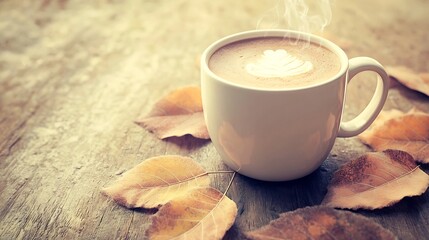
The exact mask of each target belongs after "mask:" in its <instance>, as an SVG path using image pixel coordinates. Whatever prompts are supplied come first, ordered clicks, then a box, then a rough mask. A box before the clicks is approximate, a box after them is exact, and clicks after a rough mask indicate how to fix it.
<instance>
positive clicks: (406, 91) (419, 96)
mask: <svg viewBox="0 0 429 240" xmlns="http://www.w3.org/2000/svg"><path fill="white" fill-rule="evenodd" d="M390 89H396V90H397V91H398V92H399V94H400V95H401V96H403V97H404V98H406V99H408V100H412V101H417V102H422V101H427V99H428V96H426V95H425V94H424V93H421V92H419V91H416V90H413V89H411V88H408V87H407V86H405V85H403V84H402V83H400V82H399V81H398V80H396V79H395V78H392V77H391V78H390Z"/></svg>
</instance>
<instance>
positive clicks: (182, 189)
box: [102, 156, 210, 208]
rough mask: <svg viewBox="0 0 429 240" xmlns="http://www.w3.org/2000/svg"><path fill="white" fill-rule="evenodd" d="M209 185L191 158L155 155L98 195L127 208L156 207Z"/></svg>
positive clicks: (207, 178) (202, 172) (206, 176)
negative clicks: (101, 194) (109, 198)
mask: <svg viewBox="0 0 429 240" xmlns="http://www.w3.org/2000/svg"><path fill="white" fill-rule="evenodd" d="M209 184H210V178H209V177H208V175H207V172H206V171H205V170H204V169H203V168H202V167H201V166H200V165H199V164H197V163H196V162H195V161H193V160H192V159H191V158H187V157H182V156H159V157H153V158H149V159H147V160H145V161H143V162H142V163H140V164H138V165H137V166H135V167H134V168H132V169H130V170H128V171H127V172H125V173H124V175H123V176H122V177H121V178H120V179H118V180H117V181H116V182H115V183H114V184H112V185H111V186H109V187H106V188H104V189H103V190H102V192H103V193H104V194H106V195H107V196H109V197H111V198H112V199H113V200H115V201H116V202H117V203H118V204H120V205H123V206H125V207H127V208H158V207H160V206H161V205H163V204H165V203H167V202H168V201H170V200H172V199H175V198H178V197H181V196H183V195H186V194H188V193H189V192H190V191H191V190H193V189H195V188H200V187H205V186H208V185H209Z"/></svg>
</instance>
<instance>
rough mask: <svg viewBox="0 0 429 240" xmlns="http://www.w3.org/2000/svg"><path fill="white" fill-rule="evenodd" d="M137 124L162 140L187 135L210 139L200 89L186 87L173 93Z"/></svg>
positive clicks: (159, 102) (158, 103)
mask: <svg viewBox="0 0 429 240" xmlns="http://www.w3.org/2000/svg"><path fill="white" fill-rule="evenodd" d="M136 123H137V124H138V125H140V126H142V127H144V128H146V129H147V130H149V131H151V132H153V133H154V134H155V135H156V136H157V137H158V138H160V139H164V138H168V137H174V136H176V137H180V136H184V135H186V134H190V135H192V136H194V137H196V138H201V139H209V138H210V137H209V134H208V130H207V126H206V123H205V121H204V114H203V106H202V102H201V90H200V88H199V87H185V88H181V89H177V90H175V91H173V92H171V93H170V94H168V95H167V96H166V97H164V98H163V99H161V100H160V101H158V102H157V103H156V104H155V106H154V108H153V109H152V111H151V112H150V113H149V115H148V116H146V117H144V118H143V119H141V120H137V121H136Z"/></svg>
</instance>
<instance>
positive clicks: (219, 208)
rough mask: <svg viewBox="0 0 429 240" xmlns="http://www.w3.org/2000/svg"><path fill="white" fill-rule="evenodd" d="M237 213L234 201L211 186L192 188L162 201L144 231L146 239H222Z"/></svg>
mask: <svg viewBox="0 0 429 240" xmlns="http://www.w3.org/2000/svg"><path fill="white" fill-rule="evenodd" d="M236 215H237V206H236V204H235V203H234V202H233V201H232V200H231V199H229V198H228V197H227V196H225V195H224V194H222V193H221V192H219V191H218V190H216V189H214V188H197V189H193V190H192V191H191V192H189V193H188V194H187V195H186V196H182V197H181V198H176V199H173V200H172V201H170V202H168V203H167V204H165V205H164V206H163V207H162V208H161V209H160V210H159V211H158V212H157V213H156V214H155V215H154V216H153V217H152V224H151V225H150V226H149V228H148V230H147V231H146V237H148V238H149V239H159V240H160V239H222V238H223V236H224V235H225V232H226V231H227V230H228V229H229V228H230V227H231V226H232V224H233V223H234V221H235V217H236Z"/></svg>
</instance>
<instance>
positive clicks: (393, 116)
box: [359, 109, 429, 163]
mask: <svg viewBox="0 0 429 240" xmlns="http://www.w3.org/2000/svg"><path fill="white" fill-rule="evenodd" d="M359 139H360V140H361V141H362V142H364V143H365V144H368V145H369V146H371V147H372V148H373V149H375V150H377V151H383V150H386V149H398V150H402V151H405V152H408V153H410V154H411V155H412V156H413V157H414V158H415V160H416V161H419V162H423V163H429V114H426V113H423V112H420V111H417V110H415V109H412V110H411V111H409V112H408V113H403V112H401V111H399V110H390V111H382V112H381V113H380V115H379V116H378V117H377V119H376V120H375V122H374V123H373V125H372V126H371V127H370V128H369V129H368V130H366V131H365V132H363V133H362V134H360V135H359Z"/></svg>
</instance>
